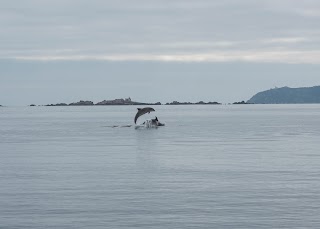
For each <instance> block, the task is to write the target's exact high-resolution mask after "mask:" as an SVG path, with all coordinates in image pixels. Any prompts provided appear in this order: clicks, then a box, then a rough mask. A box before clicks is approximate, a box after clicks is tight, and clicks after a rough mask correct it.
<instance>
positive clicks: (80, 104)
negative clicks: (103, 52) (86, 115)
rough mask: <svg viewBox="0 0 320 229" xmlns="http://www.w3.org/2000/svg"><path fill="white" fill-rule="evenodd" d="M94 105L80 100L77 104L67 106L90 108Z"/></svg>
mask: <svg viewBox="0 0 320 229" xmlns="http://www.w3.org/2000/svg"><path fill="white" fill-rule="evenodd" d="M92 105H94V103H93V102H92V101H83V100H80V101H79V102H76V103H70V104H69V106H92Z"/></svg>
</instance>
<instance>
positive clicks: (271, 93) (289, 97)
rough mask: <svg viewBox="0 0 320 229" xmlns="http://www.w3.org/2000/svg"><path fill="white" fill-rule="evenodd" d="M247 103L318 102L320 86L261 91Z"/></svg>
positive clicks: (319, 101) (319, 99) (319, 100)
mask: <svg viewBox="0 0 320 229" xmlns="http://www.w3.org/2000/svg"><path fill="white" fill-rule="evenodd" d="M247 103H255V104H295V103H296V104H298V103H320V86H314V87H302V88H290V87H281V88H273V89H270V90H267V91H262V92H259V93H257V94H256V95H254V96H253V97H252V98H251V99H249V100H248V101H247Z"/></svg>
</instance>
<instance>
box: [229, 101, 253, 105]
mask: <svg viewBox="0 0 320 229" xmlns="http://www.w3.org/2000/svg"><path fill="white" fill-rule="evenodd" d="M233 104H252V103H248V102H245V101H241V102H234V103H233Z"/></svg>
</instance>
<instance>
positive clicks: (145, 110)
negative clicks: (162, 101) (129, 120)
mask: <svg viewBox="0 0 320 229" xmlns="http://www.w3.org/2000/svg"><path fill="white" fill-rule="evenodd" d="M152 111H155V110H154V109H153V108H152V107H145V108H138V112H137V114H136V116H135V117H134V123H135V124H136V123H137V120H138V118H139V117H140V116H141V115H144V114H146V113H150V112H152Z"/></svg>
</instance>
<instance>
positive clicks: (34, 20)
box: [0, 0, 320, 63]
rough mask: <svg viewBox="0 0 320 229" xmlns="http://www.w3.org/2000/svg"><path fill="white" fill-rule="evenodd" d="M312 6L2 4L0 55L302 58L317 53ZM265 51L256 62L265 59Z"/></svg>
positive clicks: (145, 0)
mask: <svg viewBox="0 0 320 229" xmlns="http://www.w3.org/2000/svg"><path fill="white" fill-rule="evenodd" d="M319 10H320V3H319V1H311V0H307V1H299V0H290V1H288V0H277V1H276V0H263V1H253V0H241V1H239V0H226V1H212V0H200V1H191V0H183V1H182V0H175V1H169V0H162V1H150V0H137V1H129V0H120V1H101V0H93V1H84V0H81V1H79V0H77V1H75V0H69V1H62V0H56V1H50V0H45V1H44V0H41V1H40V0H28V1H19V4H17V2H15V1H5V2H4V3H3V4H2V6H1V8H0V29H1V31H2V32H1V34H0V49H1V53H0V57H1V58H4V59H5V58H18V59H19V58H22V59H33V60H37V59H38V60H43V59H48V60H55V59H66V60H69V59H72V57H74V58H75V60H77V59H79V58H80V59H81V57H83V58H88V59H92V58H94V57H96V59H106V60H107V59H108V58H101V56H111V57H112V58H113V59H121V58H119V56H139V55H140V56H141V55H143V56H145V57H150V60H154V59H157V60H161V59H162V58H158V56H161V55H165V56H171V57H172V58H168V59H172V60H175V58H174V57H175V56H179V55H180V56H181V55H185V56H189V57H190V56H199V55H200V56H201V55H202V56H206V55H208V54H207V53H208V52H209V53H216V54H221V55H222V58H220V59H225V60H226V61H229V59H230V60H231V61H234V60H238V59H239V60H243V59H246V58H238V57H237V55H235V57H234V58H229V59H228V58H223V56H226V55H228V56H230V55H232V54H230V49H232V50H234V51H236V53H244V55H246V56H247V55H251V56H257V55H258V56H263V55H264V53H265V51H266V50H268V51H270V52H273V53H279V55H280V56H282V57H283V58H284V59H283V61H282V62H286V61H287V60H286V58H285V57H286V56H287V55H288V53H300V54H301V55H306V56H309V54H310V51H317V50H319V38H318V37H319V36H318V35H319V33H320V26H319V23H318V20H317V18H315V17H316V16H317V14H318V12H319ZM280 49H281V50H280ZM57 50H61V51H57ZM57 52H59V53H58V54H57ZM50 56H51V58H50ZM268 56H269V57H266V58H265V59H264V58H258V59H257V60H258V61H259V60H262V61H270V55H269V54H268ZM112 58H111V59H112ZM315 58H317V56H316V57H315ZM125 59H128V58H125ZM138 59H139V58H138ZM180 59H181V58H180ZM185 59H188V60H189V61H190V60H191V59H190V58H185ZM202 59H204V60H205V59H206V58H202ZM211 59H216V58H211ZM247 59H248V58H247ZM308 59H309V60H311V63H314V62H315V60H314V59H312V58H308ZM132 60H136V58H132ZM278 60H279V58H275V59H274V61H275V62H277V61H278ZM195 61H197V59H195ZM254 61H256V60H254ZM288 62H292V58H289V59H288ZM295 62H299V61H298V60H296V61H295Z"/></svg>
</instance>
